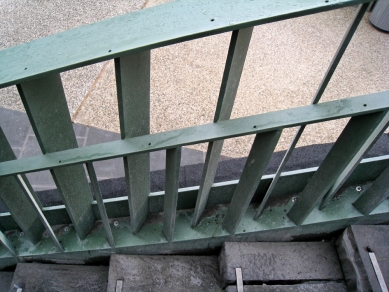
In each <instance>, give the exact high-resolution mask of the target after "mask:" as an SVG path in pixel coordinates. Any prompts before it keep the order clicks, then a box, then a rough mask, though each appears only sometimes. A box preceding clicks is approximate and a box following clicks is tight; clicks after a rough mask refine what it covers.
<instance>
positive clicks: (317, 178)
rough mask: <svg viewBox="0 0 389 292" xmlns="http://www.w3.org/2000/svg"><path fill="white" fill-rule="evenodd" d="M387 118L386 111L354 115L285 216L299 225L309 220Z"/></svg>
mask: <svg viewBox="0 0 389 292" xmlns="http://www.w3.org/2000/svg"><path fill="white" fill-rule="evenodd" d="M361 107H363V105H361ZM387 116H388V114H387V112H378V113H372V114H366V115H361V116H354V117H352V118H351V119H350V121H349V122H348V124H347V126H346V127H345V128H344V130H343V131H342V133H341V134H340V136H339V138H338V139H337V140H336V142H335V144H334V146H332V148H331V151H330V152H329V153H328V155H327V156H326V158H325V159H324V161H323V162H322V163H321V165H320V166H319V169H318V170H317V171H316V172H315V173H314V175H313V176H312V178H311V179H310V181H309V182H308V184H307V185H306V187H305V188H304V190H303V192H302V193H301V194H300V196H299V198H298V200H297V202H296V203H295V204H294V205H293V207H292V208H291V209H290V211H289V212H288V214H287V215H288V217H289V218H290V219H291V220H292V221H293V222H294V223H296V224H301V223H302V222H303V221H304V220H305V219H306V218H307V217H308V215H309V214H310V213H311V211H312V210H313V209H314V208H315V207H316V205H317V204H319V203H320V202H321V200H322V199H323V197H324V196H325V195H326V193H327V192H328V190H329V189H330V188H331V186H332V185H333V184H334V183H335V181H336V180H337V179H338V177H339V176H340V175H341V174H342V172H344V171H345V169H347V167H348V166H349V163H350V161H352V160H353V159H354V158H355V157H356V156H357V154H358V153H360V152H363V151H364V149H365V147H366V141H367V140H369V139H370V138H371V136H372V133H374V132H375V129H376V128H377V126H379V125H380V123H381V122H382V120H383V119H387Z"/></svg>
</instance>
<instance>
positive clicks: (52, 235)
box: [17, 174, 63, 251]
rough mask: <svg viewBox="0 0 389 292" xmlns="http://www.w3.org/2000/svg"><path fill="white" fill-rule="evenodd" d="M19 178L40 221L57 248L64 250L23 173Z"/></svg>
mask: <svg viewBox="0 0 389 292" xmlns="http://www.w3.org/2000/svg"><path fill="white" fill-rule="evenodd" d="M17 180H18V183H19V185H20V187H21V188H22V189H23V191H24V193H25V194H26V197H27V199H28V200H29V202H30V203H31V205H32V206H33V207H34V210H35V212H36V213H37V214H38V217H39V219H40V221H41V222H42V224H43V226H45V228H46V231H47V233H48V234H49V236H50V237H51V239H52V240H53V242H54V243H55V245H56V246H57V248H58V249H59V250H60V251H63V248H62V245H61V243H60V242H59V241H58V239H57V236H55V233H54V231H53V229H52V228H51V226H50V224H49V222H47V219H46V217H45V215H43V212H42V211H41V209H40V208H39V206H38V204H37V202H36V201H35V199H34V196H33V195H32V193H31V191H30V190H29V188H28V186H27V184H26V181H25V180H24V179H23V177H22V175H20V174H18V175H17Z"/></svg>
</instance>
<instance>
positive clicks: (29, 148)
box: [20, 135, 42, 158]
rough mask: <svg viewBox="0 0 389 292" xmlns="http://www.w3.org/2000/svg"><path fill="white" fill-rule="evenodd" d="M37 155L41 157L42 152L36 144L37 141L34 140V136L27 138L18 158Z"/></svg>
mask: <svg viewBox="0 0 389 292" xmlns="http://www.w3.org/2000/svg"><path fill="white" fill-rule="evenodd" d="M37 155H42V150H41V148H40V146H39V144H38V140H37V139H36V137H35V135H30V136H28V138H27V143H26V145H25V147H24V150H23V153H22V156H21V157H20V158H24V157H32V156H37Z"/></svg>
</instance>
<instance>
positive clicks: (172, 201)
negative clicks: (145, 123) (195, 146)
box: [162, 147, 181, 242]
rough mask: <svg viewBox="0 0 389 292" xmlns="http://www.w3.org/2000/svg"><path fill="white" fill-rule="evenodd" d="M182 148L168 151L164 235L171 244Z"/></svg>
mask: <svg viewBox="0 0 389 292" xmlns="http://www.w3.org/2000/svg"><path fill="white" fill-rule="evenodd" d="M180 162H181V147H179V148H173V149H167V150H166V178H165V195H164V198H163V199H164V207H163V229H162V231H163V234H165V236H166V239H167V240H168V241H169V242H171V241H172V239H173V235H174V226H175V223H176V215H177V202H178V183H179V181H180Z"/></svg>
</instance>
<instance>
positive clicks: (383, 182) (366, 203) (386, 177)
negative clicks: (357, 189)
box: [353, 167, 389, 215]
mask: <svg viewBox="0 0 389 292" xmlns="http://www.w3.org/2000/svg"><path fill="white" fill-rule="evenodd" d="M387 198H389V167H388V168H387V169H385V171H383V172H382V174H381V175H380V176H379V177H378V178H377V179H376V180H375V181H374V182H373V184H372V185H371V186H370V187H369V188H368V189H367V190H366V191H364V192H363V193H362V195H361V196H360V197H359V198H358V200H356V201H355V202H354V203H353V205H354V207H355V208H357V209H358V211H360V212H361V213H362V214H365V215H369V214H370V213H371V212H372V211H373V210H374V209H375V208H377V207H378V206H379V205H380V204H381V203H382V202H383V201H384V200H386V199H387Z"/></svg>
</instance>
